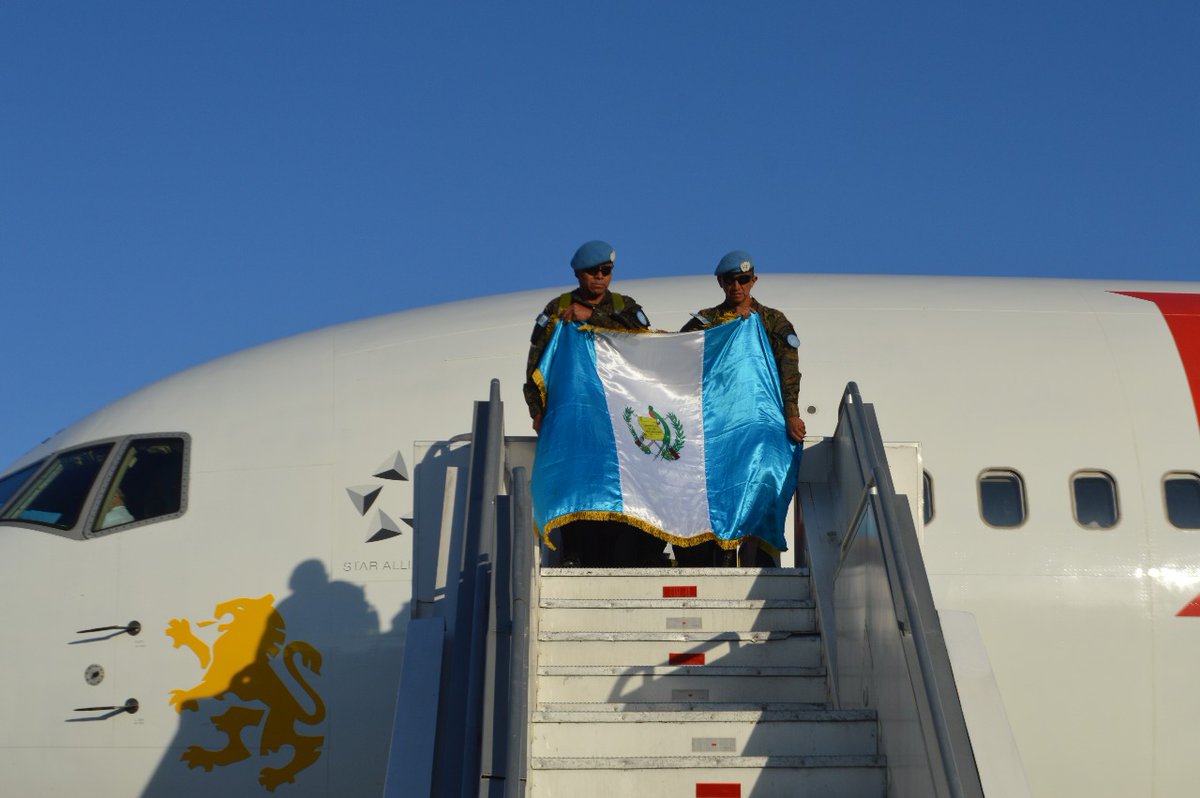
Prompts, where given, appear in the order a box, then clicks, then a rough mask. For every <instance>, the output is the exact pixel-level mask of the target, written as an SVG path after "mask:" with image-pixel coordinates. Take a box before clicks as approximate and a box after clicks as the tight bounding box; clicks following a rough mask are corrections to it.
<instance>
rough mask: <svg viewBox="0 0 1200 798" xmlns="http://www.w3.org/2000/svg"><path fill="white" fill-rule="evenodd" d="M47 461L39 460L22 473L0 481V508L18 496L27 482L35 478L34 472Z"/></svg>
mask: <svg viewBox="0 0 1200 798" xmlns="http://www.w3.org/2000/svg"><path fill="white" fill-rule="evenodd" d="M44 462H46V461H45V460H38V461H37V462H36V463H34V464H33V465H30V466H25V467H24V468H22V469H21V470H20V471H16V472H14V473H12V474H9V475H8V476H6V477H5V478H4V479H0V507H3V506H4V505H6V504H8V500H9V499H11V498H12V497H13V496H14V495H16V493H17V491H19V490H20V489H21V486H22V485H24V484H25V481H26V480H27V479H29V478H30V477H31V476H33V472H34V471H37V470H38V469H39V468H41V467H42V463H44Z"/></svg>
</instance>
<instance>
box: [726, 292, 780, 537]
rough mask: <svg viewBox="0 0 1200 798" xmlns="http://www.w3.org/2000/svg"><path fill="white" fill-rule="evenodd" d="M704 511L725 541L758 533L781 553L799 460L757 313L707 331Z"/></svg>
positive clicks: (772, 361)
mask: <svg viewBox="0 0 1200 798" xmlns="http://www.w3.org/2000/svg"><path fill="white" fill-rule="evenodd" d="M704 336H705V337H704V380H703V395H704V446H705V474H706V476H707V482H708V513H709V518H710V520H711V521H712V528H713V531H714V532H715V533H716V535H717V537H719V538H722V539H723V540H736V539H738V538H741V537H744V536H746V535H755V536H757V537H758V538H760V539H762V540H764V541H766V542H767V543H768V544H770V545H771V546H773V547H775V548H776V549H778V550H780V551H782V550H784V549H786V548H787V545H786V543H785V542H784V538H783V528H784V524H785V521H786V519H787V510H788V503H789V501H790V499H791V497H792V494H793V492H794V490H795V484H796V468H797V465H798V463H799V460H798V458H797V456H796V446H795V445H793V444H792V443H791V441H790V440H789V439H788V437H787V424H786V422H785V421H784V418H783V398H782V395H781V393H780V388H779V371H778V369H777V368H776V366H775V360H774V356H773V355H772V353H771V345H770V343H769V342H768V341H767V333H766V331H765V330H764V329H763V326H762V322H761V321H760V320H759V317H758V314H753V315H751V316H750V317H749V318H747V319H738V320H735V321H731V322H727V323H725V324H721V325H718V326H716V327H710V328H709V329H707V330H704Z"/></svg>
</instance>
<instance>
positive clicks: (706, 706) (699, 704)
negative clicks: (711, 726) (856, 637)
mask: <svg viewBox="0 0 1200 798" xmlns="http://www.w3.org/2000/svg"><path fill="white" fill-rule="evenodd" d="M823 710H827V711H834V710H830V709H829V707H828V706H827V705H825V704H820V703H805V702H803V701H764V702H753V701H743V702H740V703H738V702H732V701H728V702H721V701H668V702H665V703H661V704H653V703H638V704H622V703H611V704H610V703H607V702H603V701H592V702H588V701H557V702H555V701H546V702H542V703H540V704H538V705H537V710H536V711H537V712H586V713H589V714H600V713H618V712H766V711H772V712H806V711H808V712H820V711H823ZM841 711H846V710H841ZM851 711H854V712H870V711H871V710H851ZM872 717H874V715H873V714H872Z"/></svg>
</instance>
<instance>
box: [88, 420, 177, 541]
mask: <svg viewBox="0 0 1200 798" xmlns="http://www.w3.org/2000/svg"><path fill="white" fill-rule="evenodd" d="M182 506H183V439H182V438H142V439H138V440H134V441H132V442H131V443H130V444H129V447H128V448H127V449H126V450H125V454H124V455H123V456H122V457H121V462H120V464H119V465H118V466H117V470H116V473H115V474H114V475H113V479H112V482H111V483H110V485H109V488H108V491H107V492H106V493H105V494H104V501H103V503H102V504H101V505H100V512H98V513H97V514H96V523H95V525H94V526H93V529H94V530H95V531H97V532H99V531H102V530H107V529H113V528H115V527H119V526H123V525H124V524H132V523H133V522H135V521H145V520H148V519H151V518H159V517H161V516H166V515H172V514H174V513H177V512H179V509H180V507H182Z"/></svg>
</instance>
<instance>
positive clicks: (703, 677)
mask: <svg viewBox="0 0 1200 798" xmlns="http://www.w3.org/2000/svg"><path fill="white" fill-rule="evenodd" d="M537 673H538V699H539V700H540V701H545V702H558V701H571V702H588V701H605V702H611V703H622V702H623V703H674V702H720V703H725V702H737V703H742V704H745V703H760V702H761V703H768V702H775V701H784V702H804V703H824V702H825V700H826V685H825V669H824V668H807V667H767V666H762V667H753V666H721V665H695V666H680V667H671V666H646V665H637V666H628V665H590V666H588V665H543V666H539V667H538V669H537Z"/></svg>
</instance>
